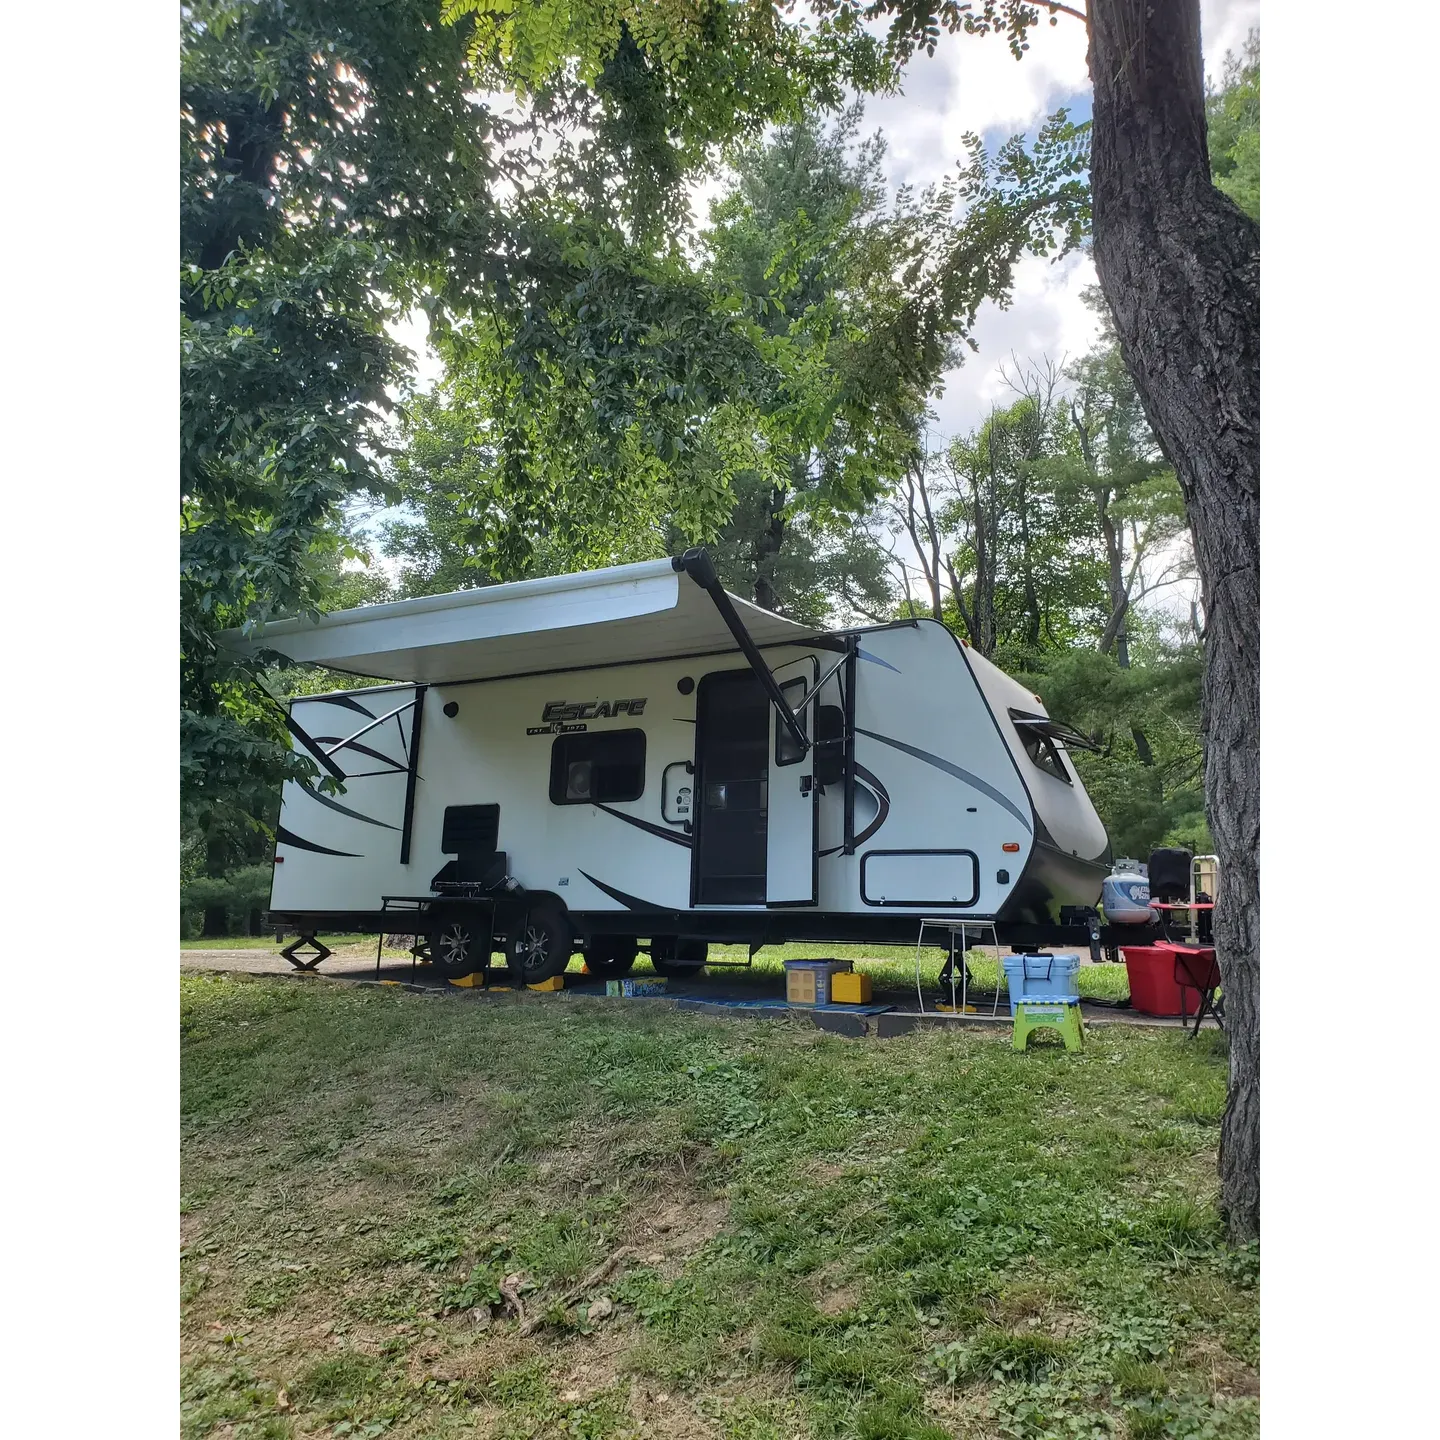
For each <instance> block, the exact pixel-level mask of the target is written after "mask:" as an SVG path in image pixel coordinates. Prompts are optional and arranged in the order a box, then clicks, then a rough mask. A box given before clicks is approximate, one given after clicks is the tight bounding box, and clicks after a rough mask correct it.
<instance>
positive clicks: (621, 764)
mask: <svg viewBox="0 0 1440 1440" xmlns="http://www.w3.org/2000/svg"><path fill="white" fill-rule="evenodd" d="M644 793H645V732H644V731H643V730H609V731H603V732H600V733H596V734H591V733H588V732H587V733H583V734H577V735H559V736H557V737H556V739H555V743H554V745H552V746H551V749H550V802H551V804H553V805H589V804H614V803H616V802H617V801H625V800H638V799H639V798H640V797H641V795H643V794H644Z"/></svg>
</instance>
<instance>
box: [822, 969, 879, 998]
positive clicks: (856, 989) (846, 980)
mask: <svg viewBox="0 0 1440 1440" xmlns="http://www.w3.org/2000/svg"><path fill="white" fill-rule="evenodd" d="M870 993H871V992H870V977H869V976H868V975H862V974H860V972H859V971H858V970H842V971H841V972H840V973H839V974H838V975H832V976H831V977H830V1003H831V1004H832V1005H868V1004H869V1003H870Z"/></svg>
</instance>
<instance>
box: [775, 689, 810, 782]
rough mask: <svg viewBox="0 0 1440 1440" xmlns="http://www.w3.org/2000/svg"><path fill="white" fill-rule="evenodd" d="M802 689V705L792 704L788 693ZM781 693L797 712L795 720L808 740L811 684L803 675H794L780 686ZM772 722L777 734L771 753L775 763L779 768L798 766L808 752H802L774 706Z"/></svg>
mask: <svg viewBox="0 0 1440 1440" xmlns="http://www.w3.org/2000/svg"><path fill="white" fill-rule="evenodd" d="M797 685H798V686H799V687H800V704H799V706H796V705H795V704H793V703H791V702H790V696H789V695H788V694H786V692H787V691H789V690H793V689H795V687H796V686H797ZM780 693H781V694H782V695H784V696H785V700H786V702H787V703H788V704H790V708H791V710H793V711H794V712H795V719H796V720H797V721H798V722H799V725H800V733H801V734H802V735H804V737H805V738H806V739H807V740H808V739H809V738H810V724H809V719H808V712H809V707H808V706H807V705H806V704H805V702H806V700H808V699H809V698H810V682H809V680H807V679H806V678H805V676H803V675H792V676H791V677H790V679H788V680H786V681H783V682H782V683H781V686H780ZM770 714H771V717H772V718H771V721H770V728H771V729H772V730H773V731H774V732H775V745H774V748H773V750H772V751H771V756H772V759H773V762H774V764H775V766H776V767H777V768H780V767H783V766H786V765H798V764H799V763H800V762H801V761H802V760H803V759H804V758H805V756H806V755H807V754H809V751H808V750H802V749H801V748H800V746H799V745H797V744H796V743H795V737H794V736H793V735H792V734H791V733H790V730H789V727H788V726H786V724H785V722H784V721H783V720H782V719H781V718H780V712H779V711H778V710H777V709H775V707H774V706H773V705H772V706H771V707H770Z"/></svg>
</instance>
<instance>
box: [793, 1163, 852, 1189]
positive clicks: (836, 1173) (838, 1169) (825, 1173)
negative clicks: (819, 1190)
mask: <svg viewBox="0 0 1440 1440" xmlns="http://www.w3.org/2000/svg"><path fill="white" fill-rule="evenodd" d="M852 1169H854V1166H853V1165H851V1164H849V1163H846V1164H843V1165H842V1164H840V1163H838V1162H836V1161H834V1160H811V1161H810V1163H809V1164H808V1165H806V1166H805V1168H804V1169H803V1170H802V1171H801V1172H800V1173H801V1174H802V1175H804V1176H805V1178H806V1179H808V1180H818V1181H819V1182H820V1184H822V1185H833V1184H834V1183H835V1182H836V1181H837V1180H843V1179H844V1178H845V1177H846V1176H847V1175H848V1174H849V1173H850V1171H851V1170H852Z"/></svg>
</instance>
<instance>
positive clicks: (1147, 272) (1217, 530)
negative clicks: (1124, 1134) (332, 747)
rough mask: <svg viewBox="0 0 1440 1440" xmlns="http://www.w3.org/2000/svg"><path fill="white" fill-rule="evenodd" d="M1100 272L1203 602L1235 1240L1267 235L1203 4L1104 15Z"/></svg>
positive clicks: (1252, 942) (1255, 1048)
mask: <svg viewBox="0 0 1440 1440" xmlns="http://www.w3.org/2000/svg"><path fill="white" fill-rule="evenodd" d="M1089 10H1090V57H1089V58H1090V77H1091V80H1092V81H1093V83H1094V87H1095V108H1094V131H1093V135H1092V151H1091V187H1092V199H1093V206H1094V211H1093V214H1094V236H1095V268H1096V270H1097V271H1098V272H1099V276H1100V285H1101V288H1102V290H1103V291H1104V292H1105V298H1106V300H1107V301H1108V302H1109V305H1110V309H1111V312H1112V313H1113V315H1114V317H1115V327H1116V330H1117V331H1118V333H1119V337H1120V348H1121V353H1122V354H1123V355H1124V358H1125V363H1126V366H1127V367H1128V369H1129V370H1130V373H1131V375H1132V376H1133V377H1134V380H1135V384H1136V387H1137V389H1138V390H1139V392H1140V398H1141V400H1142V402H1143V403H1144V406H1145V413H1146V415H1147V416H1148V417H1149V420H1150V424H1151V426H1152V428H1153V429H1154V431H1155V433H1156V435H1157V436H1158V437H1159V439H1160V442H1161V445H1162V446H1163V448H1164V450H1165V453H1166V455H1167V457H1168V459H1169V460H1170V462H1171V463H1172V464H1173V465H1174V466H1175V470H1176V473H1177V474H1178V476H1179V478H1180V486H1181V489H1182V491H1183V493H1184V496H1185V508H1186V514H1187V517H1188V519H1189V522H1190V528H1191V531H1192V533H1193V535H1194V540H1195V558H1196V564H1197V567H1198V569H1199V572H1200V582H1201V586H1202V593H1203V595H1204V601H1205V679H1204V690H1203V695H1204V733H1205V755H1206V763H1205V802H1206V812H1207V815H1208V817H1209V821H1210V828H1211V831H1212V832H1213V834H1214V836H1215V845H1216V850H1217V852H1218V854H1219V857H1220V893H1219V895H1218V896H1217V897H1216V899H1217V904H1216V909H1215V940H1216V946H1217V949H1218V952H1219V960H1220V968H1221V973H1222V976H1223V978H1224V984H1225V1014H1226V1021H1227V1025H1228V1028H1229V1031H1230V1094H1229V1101H1228V1103H1227V1105H1226V1109H1225V1119H1224V1123H1223V1126H1222V1129H1221V1142H1220V1184H1221V1203H1222V1205H1223V1206H1224V1209H1225V1212H1226V1215H1227V1219H1228V1222H1229V1226H1230V1232H1231V1235H1232V1236H1233V1237H1234V1238H1236V1239H1247V1238H1249V1237H1251V1236H1254V1235H1257V1234H1258V1233H1259V1225H1260V937H1259V918H1260V861H1259V842H1260V707H1259V701H1260V685H1259V680H1260V449H1259V429H1260V303H1259V302H1260V227H1259V226H1258V225H1257V224H1256V223H1255V222H1254V221H1253V220H1251V219H1250V218H1249V217H1248V216H1247V215H1245V214H1244V213H1243V212H1242V211H1241V210H1240V209H1239V207H1238V206H1236V205H1235V204H1234V203H1233V202H1232V201H1231V200H1230V199H1229V198H1228V197H1227V196H1225V195H1223V194H1221V193H1220V191H1218V190H1216V189H1215V187H1214V186H1213V185H1212V184H1211V182H1210V163H1209V156H1208V153H1207V149H1206V139H1205V88H1204V77H1203V64H1202V57H1201V49H1200V5H1199V0H1091V4H1090V6H1089Z"/></svg>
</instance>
